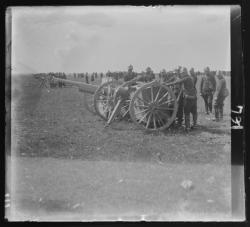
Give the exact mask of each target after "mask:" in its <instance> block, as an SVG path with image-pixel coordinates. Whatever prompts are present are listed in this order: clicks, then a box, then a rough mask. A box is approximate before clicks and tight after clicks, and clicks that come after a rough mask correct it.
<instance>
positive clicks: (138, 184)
mask: <svg viewBox="0 0 250 227" xmlns="http://www.w3.org/2000/svg"><path fill="white" fill-rule="evenodd" d="M9 161H10V160H9ZM9 166H12V167H14V168H15V170H14V172H15V173H16V174H15V176H14V178H13V180H14V182H15V183H14V185H12V187H11V188H12V189H13V191H12V192H11V195H12V200H11V201H12V205H11V210H10V211H11V213H10V214H11V219H17V220H55V219H57V220H98V219H99V220H117V219H118V218H121V219H124V220H140V219H141V217H142V215H143V216H144V217H145V219H146V220H174V219H176V220H181V219H183V220H186V219H190V220H197V219H204V218H205V219H206V218H207V219H210V220H211V219H227V217H229V216H230V201H231V195H230V182H228V180H229V179H230V168H231V167H230V166H228V165H226V166H214V165H211V164H206V165H201V164H197V165H193V164H192V165H190V164H182V165H181V164H162V165H160V164H150V163H142V162H141V163H139V162H137V163H136V162H110V161H81V160H66V159H53V158H16V159H14V160H11V165H9Z"/></svg>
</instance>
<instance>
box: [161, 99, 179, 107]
mask: <svg viewBox="0 0 250 227" xmlns="http://www.w3.org/2000/svg"><path fill="white" fill-rule="evenodd" d="M174 101H175V100H174V99H170V100H167V101H166V102H162V103H158V105H159V106H162V105H166V104H169V103H171V102H174Z"/></svg>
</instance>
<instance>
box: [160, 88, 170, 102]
mask: <svg viewBox="0 0 250 227" xmlns="http://www.w3.org/2000/svg"><path fill="white" fill-rule="evenodd" d="M167 95H168V91H167V92H166V94H165V95H163V96H162V97H161V98H160V99H159V101H158V103H160V102H161V101H162V100H163V99H164V98H165V97H166V96H167Z"/></svg>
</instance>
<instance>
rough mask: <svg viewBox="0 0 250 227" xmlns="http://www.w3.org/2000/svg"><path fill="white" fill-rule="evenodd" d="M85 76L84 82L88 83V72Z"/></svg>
mask: <svg viewBox="0 0 250 227" xmlns="http://www.w3.org/2000/svg"><path fill="white" fill-rule="evenodd" d="M85 78H86V83H87V84H88V83H89V76H88V73H86V75H85Z"/></svg>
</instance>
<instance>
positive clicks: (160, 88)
mask: <svg viewBox="0 0 250 227" xmlns="http://www.w3.org/2000/svg"><path fill="white" fill-rule="evenodd" d="M161 89H162V86H160V89H159V90H158V92H157V94H156V97H155V100H154V101H155V102H156V101H157V99H158V96H159V94H160V92H161Z"/></svg>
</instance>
